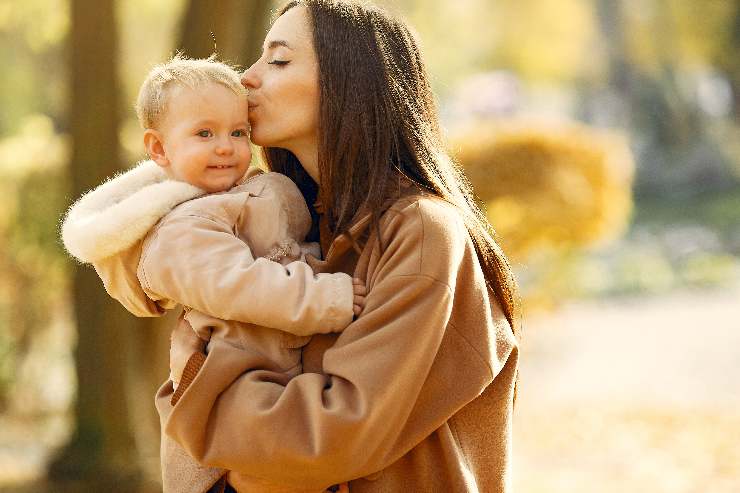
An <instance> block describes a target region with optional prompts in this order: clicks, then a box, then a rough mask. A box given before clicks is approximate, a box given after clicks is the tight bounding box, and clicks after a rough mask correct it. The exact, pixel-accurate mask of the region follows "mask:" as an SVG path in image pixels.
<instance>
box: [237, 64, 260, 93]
mask: <svg viewBox="0 0 740 493" xmlns="http://www.w3.org/2000/svg"><path fill="white" fill-rule="evenodd" d="M257 63H259V62H258V61H257V62H254V63H253V64H252V66H251V67H249V68H248V69H247V70H245V71H244V73H243V74H242V77H241V80H242V85H243V86H244V87H246V88H247V89H255V88H257V87H259V85H260V82H259V77H258V74H257Z"/></svg>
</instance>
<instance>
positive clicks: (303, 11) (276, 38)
mask: <svg viewBox="0 0 740 493" xmlns="http://www.w3.org/2000/svg"><path fill="white" fill-rule="evenodd" d="M312 42H313V33H312V32H311V27H310V21H309V13H308V8H306V7H305V6H303V5H299V6H296V7H293V8H292V9H290V10H288V11H287V12H285V13H284V14H283V15H281V16H280V17H278V18H277V19H276V20H275V22H274V23H273V25H272V27H271V28H270V31H269V32H268V33H267V36H266V37H265V44H264V48H265V50H269V49H275V48H277V47H280V46H284V47H286V48H289V49H291V50H300V49H302V48H306V47H310V46H311V45H312Z"/></svg>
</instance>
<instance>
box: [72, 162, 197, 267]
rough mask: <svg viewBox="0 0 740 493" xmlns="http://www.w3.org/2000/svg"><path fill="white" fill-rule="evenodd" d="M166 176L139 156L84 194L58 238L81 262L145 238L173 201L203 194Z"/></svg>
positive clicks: (125, 247)
mask: <svg viewBox="0 0 740 493" xmlns="http://www.w3.org/2000/svg"><path fill="white" fill-rule="evenodd" d="M205 193H206V192H205V191H204V190H201V189H200V188H197V187H194V186H193V185H190V184H188V183H184V182H180V181H175V180H170V179H169V178H168V177H167V175H166V173H165V172H164V171H163V170H162V168H160V167H159V166H158V165H157V164H156V163H155V162H153V161H144V162H142V163H140V164H139V165H138V166H136V167H135V168H133V169H131V170H129V171H127V172H125V173H122V174H119V175H118V176H116V177H114V178H112V179H110V180H108V181H106V182H105V183H103V184H102V185H100V186H98V187H96V188H95V189H93V190H91V191H90V192H88V193H86V194H85V195H83V196H82V197H81V198H80V199H79V200H77V202H75V203H74V205H72V207H70V209H69V211H68V212H67V215H66V216H65V218H64V222H63V224H62V240H63V241H64V246H65V247H66V248H67V251H69V253H70V254H72V255H73V256H74V257H76V258H77V259H78V260H80V261H81V262H96V261H99V260H102V259H104V258H108V257H111V256H113V255H115V254H117V253H120V252H122V251H124V250H126V249H128V248H129V247H131V246H132V245H134V244H135V243H136V242H138V241H139V240H141V239H142V238H144V236H146V234H147V233H148V232H149V230H150V229H151V228H152V227H153V226H154V225H155V224H156V223H157V222H158V221H159V220H160V219H161V218H162V217H164V216H165V215H167V214H168V213H169V212H170V211H171V210H172V209H173V208H175V207H176V206H177V205H179V204H181V203H183V202H185V201H188V200H190V199H194V198H196V197H200V196H201V195H205Z"/></svg>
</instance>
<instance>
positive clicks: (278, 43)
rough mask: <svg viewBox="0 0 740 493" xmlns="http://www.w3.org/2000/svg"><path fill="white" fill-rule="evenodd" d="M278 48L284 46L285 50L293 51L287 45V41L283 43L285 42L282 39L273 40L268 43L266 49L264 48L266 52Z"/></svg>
mask: <svg viewBox="0 0 740 493" xmlns="http://www.w3.org/2000/svg"><path fill="white" fill-rule="evenodd" d="M278 46H285V47H286V48H288V49H289V50H292V49H293V48H292V47H291V46H290V45H289V44H288V42H287V41H285V40H282V39H274V40H272V41H270V42H269V43H267V47H266V48H265V49H266V50H271V49H273V48H277V47H278Z"/></svg>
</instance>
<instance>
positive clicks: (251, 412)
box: [164, 238, 493, 488]
mask: <svg viewBox="0 0 740 493" xmlns="http://www.w3.org/2000/svg"><path fill="white" fill-rule="evenodd" d="M394 243H395V242H393V241H392V242H391V245H389V247H388V248H387V250H386V252H387V253H388V254H389V255H394V256H397V258H403V257H404V256H405V255H406V254H407V253H408V252H405V251H404V250H418V249H419V248H420V245H419V243H418V242H417V241H415V239H414V238H410V239H409V238H406V239H402V240H400V243H402V244H400V245H396V244H394ZM441 257H442V258H438V259H435V260H438V261H439V262H440V263H444V262H445V261H447V260H450V259H449V258H444V257H445V254H444V253H443V254H442V255H441ZM381 263H382V259H381ZM380 271H385V269H382V268H381V269H380ZM392 272H394V269H388V270H387V274H385V275H383V274H382V273H381V274H379V275H378V277H377V278H376V279H374V280H373V282H372V283H371V284H372V287H371V288H370V291H369V293H368V295H367V297H366V306H365V309H364V311H363V313H362V315H361V316H360V317H359V318H358V319H357V320H356V321H354V322H353V323H352V324H351V325H350V326H349V327H347V329H346V330H345V331H344V332H343V333H342V334H341V335H340V336H339V338H338V339H337V341H336V343H335V345H334V346H332V347H331V348H329V349H328V350H327V351H326V352H325V353H324V359H323V373H304V374H301V375H298V376H297V377H295V378H293V379H292V380H290V381H288V382H280V381H279V378H278V375H275V374H272V373H270V372H267V371H264V370H259V367H260V362H259V355H258V354H256V353H255V352H252V351H250V349H249V348H245V349H237V348H233V347H229V346H227V345H225V344H220V345H216V346H214V347H213V348H212V349H211V351H210V352H209V354H208V356H207V358H206V359H205V362H204V363H203V365H202V367H201V368H200V371H198V373H197V375H196V376H195V377H194V379H193V380H192V382H190V384H189V388H188V389H187V390H185V391H184V394H183V395H182V398H181V399H180V400H179V402H177V404H176V405H175V406H174V408H172V409H171V412H170V413H169V416H168V417H167V419H166V420H165V422H164V430H165V433H166V434H168V435H169V436H171V437H172V438H174V439H175V440H176V441H177V442H179V443H180V444H182V445H183V446H184V447H185V449H186V450H187V451H188V453H190V454H191V455H192V456H193V457H194V458H195V459H196V460H198V461H199V462H201V463H203V464H208V465H220V466H221V467H225V468H227V469H230V470H234V471H238V472H240V473H243V474H246V475H250V476H256V477H261V478H264V479H266V480H271V481H275V482H278V483H283V484H288V485H291V486H295V487H299V486H300V487H304V488H311V487H316V488H324V487H326V486H327V485H331V484H334V483H337V482H341V481H346V480H350V479H354V478H358V477H363V476H367V475H369V474H372V473H374V472H376V471H379V470H382V469H384V468H386V467H387V466H389V465H390V464H392V463H393V462H395V461H396V460H398V459H399V458H400V457H401V456H403V455H404V454H405V453H407V452H408V451H409V450H411V449H412V448H413V447H414V446H415V445H417V444H418V443H420V442H421V441H422V440H423V439H424V438H426V437H427V436H429V435H430V434H431V433H432V432H433V431H434V430H436V429H438V428H439V427H440V426H442V425H443V424H444V423H445V422H446V421H447V420H448V419H449V418H450V417H451V416H452V415H453V414H454V413H455V412H457V411H458V410H459V409H460V408H461V407H463V406H464V405H465V404H467V403H468V402H470V401H471V400H473V399H474V398H475V397H477V396H478V395H480V393H481V392H482V391H483V389H485V388H486V386H487V385H488V384H489V383H490V382H491V381H492V379H493V372H492V370H491V367H490V365H489V364H488V362H487V361H485V360H484V359H482V358H480V357H478V354H477V353H476V351H475V350H474V349H473V348H472V347H471V346H470V344H469V343H468V342H467V341H466V340H465V338H464V337H462V336H461V334H460V333H459V332H458V331H457V330H456V329H455V328H454V326H452V325H450V323H449V322H450V317H451V313H452V311H453V294H452V291H451V288H450V286H449V285H448V284H447V283H443V282H440V281H439V280H437V279H435V278H434V277H431V276H428V275H423V274H416V275H394V274H392ZM371 284H370V283H369V284H368V285H369V286H370V285H371ZM443 342H444V343H443ZM451 382H453V383H452V384H451Z"/></svg>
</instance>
